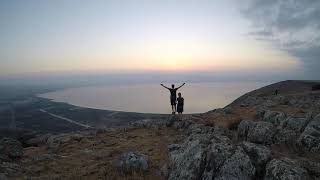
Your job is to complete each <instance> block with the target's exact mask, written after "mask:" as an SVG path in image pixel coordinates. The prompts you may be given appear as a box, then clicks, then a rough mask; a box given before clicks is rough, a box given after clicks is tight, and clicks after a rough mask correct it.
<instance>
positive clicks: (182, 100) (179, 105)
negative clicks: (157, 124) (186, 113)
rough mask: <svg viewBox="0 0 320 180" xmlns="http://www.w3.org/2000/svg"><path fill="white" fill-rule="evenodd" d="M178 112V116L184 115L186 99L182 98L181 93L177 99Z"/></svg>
mask: <svg viewBox="0 0 320 180" xmlns="http://www.w3.org/2000/svg"><path fill="white" fill-rule="evenodd" d="M177 102H178V105H177V112H178V114H182V113H183V106H184V98H183V97H182V96H181V93H178V98H177Z"/></svg>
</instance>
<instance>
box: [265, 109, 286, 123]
mask: <svg viewBox="0 0 320 180" xmlns="http://www.w3.org/2000/svg"><path fill="white" fill-rule="evenodd" d="M285 118H286V115H285V114H284V113H283V112H278V111H270V110H267V111H265V113H264V116H263V120H264V121H266V122H270V123H272V124H274V125H276V126H277V125H280V124H281V122H282V121H284V120H285Z"/></svg>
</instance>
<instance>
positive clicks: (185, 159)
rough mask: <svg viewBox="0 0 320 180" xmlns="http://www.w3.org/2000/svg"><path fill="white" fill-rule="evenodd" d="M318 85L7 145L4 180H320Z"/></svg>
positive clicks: (285, 87)
mask: <svg viewBox="0 0 320 180" xmlns="http://www.w3.org/2000/svg"><path fill="white" fill-rule="evenodd" d="M316 84H317V82H309V81H284V82H279V83H275V84H272V85H270V86H266V87H263V88H261V89H258V90H255V91H252V92H249V93H247V94H245V95H243V96H242V97H239V98H238V99H237V100H235V101H234V102H233V103H231V104H230V105H228V106H227V107H225V108H222V109H215V110H212V111H210V112H207V113H203V114H199V115H183V116H178V115H176V116H174V115H168V116H165V117H162V119H152V118H150V119H143V120H137V121H132V122H131V123H130V125H129V126H127V127H119V128H112V129H105V130H102V129H99V130H98V129H90V130H80V131H75V132H73V133H60V134H55V135H52V134H41V135H38V136H36V137H32V138H31V139H24V140H23V142H19V141H17V140H14V139H12V138H4V139H2V140H0V152H1V156H0V160H1V169H0V179H1V178H2V179H6V178H9V179H171V180H173V179H190V180H191V179H266V180H269V179H270V180H271V179H314V180H316V179H320V91H319V90H312V87H313V86H315V85H316ZM275 90H278V94H275Z"/></svg>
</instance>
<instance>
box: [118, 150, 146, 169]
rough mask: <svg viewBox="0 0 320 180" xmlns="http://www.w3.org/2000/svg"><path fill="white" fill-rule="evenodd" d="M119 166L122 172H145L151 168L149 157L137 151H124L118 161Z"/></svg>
mask: <svg viewBox="0 0 320 180" xmlns="http://www.w3.org/2000/svg"><path fill="white" fill-rule="evenodd" d="M117 168H118V170H119V171H120V172H121V173H124V174H132V173H145V172H147V171H148V170H149V165H148V157H147V156H146V155H143V154H140V153H137V152H132V151H130V152H127V153H124V154H123V155H122V156H121V157H120V160H119V161H118V163H117Z"/></svg>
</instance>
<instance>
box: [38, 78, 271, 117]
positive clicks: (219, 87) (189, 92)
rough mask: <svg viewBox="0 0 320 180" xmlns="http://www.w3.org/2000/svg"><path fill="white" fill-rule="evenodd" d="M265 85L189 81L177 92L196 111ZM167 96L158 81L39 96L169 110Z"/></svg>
mask: <svg viewBox="0 0 320 180" xmlns="http://www.w3.org/2000/svg"><path fill="white" fill-rule="evenodd" d="M267 84H270V83H266V82H264V83H262V82H243V83H239V82H238V83H234V82H232V83H231V82H228V83H191V84H190V83H189V84H186V85H185V86H184V87H182V88H181V89H179V90H178V92H181V93H182V96H183V97H184V99H185V113H199V112H206V111H209V110H212V109H215V108H221V107H224V106H226V105H228V104H229V103H231V102H232V101H233V100H235V99H236V98H238V97H239V96H241V95H243V94H244V93H246V92H248V91H251V90H254V89H257V88H260V87H263V86H265V85H267ZM166 85H167V86H170V84H166ZM169 95H170V94H169V91H168V90H167V89H165V88H163V87H161V86H160V85H159V84H143V85H128V86H124V85H118V86H94V87H81V88H70V89H65V90H61V91H56V92H49V93H46V94H41V95H39V96H40V97H44V98H50V99H53V100H54V101H57V102H67V103H69V104H73V105H76V106H82V107H90V108H97V109H106V110H118V111H128V112H144V113H170V110H171V108H170V102H169Z"/></svg>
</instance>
